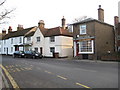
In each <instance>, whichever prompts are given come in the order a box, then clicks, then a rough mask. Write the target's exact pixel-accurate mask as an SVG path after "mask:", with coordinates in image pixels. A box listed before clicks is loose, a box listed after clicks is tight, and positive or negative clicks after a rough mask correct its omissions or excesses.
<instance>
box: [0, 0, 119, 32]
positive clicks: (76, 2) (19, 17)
mask: <svg viewBox="0 0 120 90" xmlns="http://www.w3.org/2000/svg"><path fill="white" fill-rule="evenodd" d="M119 1H120V0H7V1H6V3H5V4H4V8H6V9H13V8H16V10H15V11H14V12H12V13H11V14H10V16H11V18H10V19H7V21H8V23H6V24H3V25H0V32H1V31H2V29H3V28H4V29H6V30H7V29H8V27H9V26H11V27H12V28H13V31H15V30H16V28H17V26H18V24H21V25H23V27H24V28H29V27H32V26H37V25H38V22H39V20H44V22H45V27H46V28H53V27H57V26H61V19H62V17H63V16H64V17H65V19H66V24H68V23H72V21H73V20H74V19H75V18H79V17H82V16H88V17H92V18H95V19H98V10H97V9H98V6H99V5H101V7H102V8H103V9H104V21H105V22H106V23H109V24H112V25H114V16H118V2H119Z"/></svg>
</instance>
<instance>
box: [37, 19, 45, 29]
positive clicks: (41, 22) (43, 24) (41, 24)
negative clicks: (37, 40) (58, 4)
mask: <svg viewBox="0 0 120 90" xmlns="http://www.w3.org/2000/svg"><path fill="white" fill-rule="evenodd" d="M44 26H45V23H44V21H43V20H40V21H39V22H38V27H40V28H44Z"/></svg>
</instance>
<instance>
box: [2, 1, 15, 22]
mask: <svg viewBox="0 0 120 90" xmlns="http://www.w3.org/2000/svg"><path fill="white" fill-rule="evenodd" d="M5 2H6V0H1V1H0V24H4V23H6V21H4V20H5V19H7V18H10V16H9V15H10V13H11V12H13V11H14V10H15V9H12V10H8V9H4V8H2V6H3V5H4V4H5Z"/></svg>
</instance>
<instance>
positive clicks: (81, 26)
mask: <svg viewBox="0 0 120 90" xmlns="http://www.w3.org/2000/svg"><path fill="white" fill-rule="evenodd" d="M80 34H81V35H83V34H86V25H80Z"/></svg>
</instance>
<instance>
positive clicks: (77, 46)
mask: <svg viewBox="0 0 120 90" xmlns="http://www.w3.org/2000/svg"><path fill="white" fill-rule="evenodd" d="M76 55H77V56H78V55H79V44H78V43H77V44H76Z"/></svg>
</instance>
